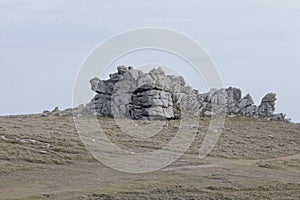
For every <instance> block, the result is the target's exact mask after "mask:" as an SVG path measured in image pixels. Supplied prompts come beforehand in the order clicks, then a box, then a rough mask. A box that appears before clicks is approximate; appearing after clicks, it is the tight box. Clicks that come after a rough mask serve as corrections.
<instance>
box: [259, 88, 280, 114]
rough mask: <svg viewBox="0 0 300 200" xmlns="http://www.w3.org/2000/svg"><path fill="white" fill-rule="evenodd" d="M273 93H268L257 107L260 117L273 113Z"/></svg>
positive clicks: (274, 98) (274, 99)
mask: <svg viewBox="0 0 300 200" xmlns="http://www.w3.org/2000/svg"><path fill="white" fill-rule="evenodd" d="M276 100H277V99H276V94H275V93H268V94H266V96H264V98H263V99H262V101H261V104H260V105H259V107H258V114H261V115H266V116H269V115H273V114H274V111H275V101H276Z"/></svg>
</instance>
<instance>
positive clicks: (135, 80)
mask: <svg viewBox="0 0 300 200" xmlns="http://www.w3.org/2000/svg"><path fill="white" fill-rule="evenodd" d="M117 70H118V71H117V73H114V74H110V78H109V79H108V80H100V79H99V78H93V79H92V80H91V81H90V83H91V89H92V90H93V91H94V92H96V93H97V94H96V95H95V97H94V98H93V99H92V100H91V102H90V103H89V104H87V106H88V107H89V109H91V110H92V112H94V113H95V114H97V115H100V116H113V117H117V118H132V119H173V118H180V116H181V114H182V113H185V112H189V114H193V115H195V116H211V115H214V114H216V113H215V112H218V111H217V110H218V109H216V108H218V107H224V108H225V112H226V113H228V114H234V115H247V116H252V117H261V118H267V119H270V120H285V115H284V114H281V113H280V114H274V111H275V101H276V94H274V93H269V94H267V95H266V96H265V97H264V98H263V99H262V102H261V104H260V105H259V106H256V105H254V101H253V99H252V97H251V95H250V94H247V95H245V96H244V97H243V98H242V91H241V90H240V89H238V88H233V87H229V88H227V89H211V90H210V91H209V92H208V93H205V94H199V92H198V91H197V90H195V89H193V88H192V87H191V86H187V85H186V82H185V80H184V78H183V77H182V76H173V75H165V72H164V71H163V69H162V68H160V67H158V68H154V69H152V70H150V71H149V72H148V73H143V72H142V71H140V70H136V69H134V68H133V67H125V66H119V67H117ZM213 108H214V109H213Z"/></svg>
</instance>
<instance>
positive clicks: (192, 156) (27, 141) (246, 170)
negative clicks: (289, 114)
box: [0, 115, 300, 199]
mask: <svg viewBox="0 0 300 200" xmlns="http://www.w3.org/2000/svg"><path fill="white" fill-rule="evenodd" d="M98 120H99V123H100V124H101V127H102V128H103V130H104V132H105V133H106V135H107V136H108V137H109V138H110V139H111V141H112V142H114V143H115V144H117V145H118V146H120V147H121V148H124V149H130V151H133V152H134V151H136V152H141V151H151V150H154V149H160V148H161V147H163V146H164V145H165V144H167V143H168V142H169V141H170V140H171V139H172V138H173V137H174V135H175V134H176V133H177V131H178V128H179V125H180V121H179V120H175V121H166V122H163V123H162V127H160V128H161V131H160V133H158V134H157V135H155V136H153V137H151V138H146V139H143V138H134V137H131V136H129V135H127V134H124V132H122V130H120V128H119V126H118V124H116V123H115V121H114V120H113V119H112V118H99V119H98ZM135 123H136V124H137V126H138V125H143V124H144V123H148V126H147V127H148V131H152V130H156V129H157V125H155V124H153V125H151V124H149V122H145V121H135ZM208 125H209V118H204V119H202V120H201V121H200V122H199V124H195V125H193V126H196V127H197V126H198V128H197V130H196V132H195V134H196V138H195V140H194V142H193V144H192V146H191V147H190V148H189V150H188V151H187V152H186V155H185V156H183V157H182V158H181V159H180V160H179V161H177V162H176V163H174V164H173V165H172V166H171V168H170V170H169V171H168V170H167V171H158V172H155V173H150V174H141V175H130V174H126V173H119V172H116V171H114V170H112V169H109V168H107V167H105V166H103V165H101V164H99V163H97V162H96V161H95V159H94V158H93V157H92V156H91V155H90V154H89V152H88V151H87V150H86V149H85V147H84V145H83V144H82V142H81V141H80V139H79V136H78V134H77V132H76V129H75V125H74V121H73V118H72V116H71V115H69V116H68V115H67V116H49V117H41V115H26V116H11V117H0V178H1V181H2V182H1V183H0V199H9V198H19V199H299V198H300V191H299V187H300V182H299V180H300V159H299V157H298V156H299V154H300V124H293V123H287V122H274V121H273V122H270V121H264V120H254V119H249V118H232V119H226V122H225V127H224V131H223V134H222V135H221V137H220V139H219V141H218V143H217V145H216V146H215V148H214V149H213V151H212V152H211V153H210V156H209V157H208V158H207V159H206V160H204V161H198V160H197V159H198V158H197V154H198V151H199V148H200V146H201V144H202V142H203V138H204V136H205V134H206V130H207V129H208ZM295 155H296V156H295ZM205 164H211V166H212V167H207V168H205V167H204V168H202V167H201V165H205ZM172 167H173V169H172Z"/></svg>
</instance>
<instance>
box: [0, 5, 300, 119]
mask: <svg viewBox="0 0 300 200" xmlns="http://www.w3.org/2000/svg"><path fill="white" fill-rule="evenodd" d="M141 27H162V28H168V29H174V30H176V31H179V32H181V33H183V34H186V35H187V36H189V37H191V38H193V39H194V40H195V41H197V42H198V43H199V44H201V45H202V46H204V48H205V49H206V50H207V52H208V53H209V55H210V56H211V58H212V59H213V60H214V62H215V64H216V65H217V67H218V69H219V71H220V73H221V75H222V77H223V80H224V84H225V86H236V87H239V88H241V89H242V90H243V94H246V93H248V92H249V93H251V94H252V96H253V97H254V99H255V103H256V104H259V103H260V100H261V98H262V97H263V96H264V95H265V94H266V93H267V92H271V91H272V92H275V93H277V94H278V102H277V111H278V112H284V113H287V114H288V117H291V118H292V119H293V120H294V121H300V112H299V110H300V109H299V108H300V103H299V102H300V95H299V89H298V87H299V86H300V78H299V75H300V1H299V0H285V1H282V0H281V1H276V0H243V1H240V0H236V1H234V0H228V1H224V0H219V1H214V0H211V1H199V0H193V1H188V0H186V1H176V0H166V1H161V0H151V1H140V0H134V1H130V0H127V1H121V0H120V1H113V0H111V1H104V0H102V1H96V0H85V1H79V0H58V1H55V0H22V1H17V0H0V29H1V31H0V56H1V57H0V91H1V99H0V115H7V114H20V113H39V112H42V111H43V110H45V109H48V110H51V109H53V108H54V107H55V106H59V107H60V108H62V109H63V108H68V107H71V106H72V91H73V84H74V81H75V78H76V74H77V72H78V70H79V68H80V65H81V63H82V62H83V61H84V59H85V58H86V57H87V56H88V54H89V53H90V52H91V51H92V50H93V49H94V48H95V47H96V46H97V45H98V44H99V43H101V42H103V41H104V40H106V39H107V38H109V37H111V36H113V35H116V34H118V33H120V32H123V31H126V30H130V29H135V28H141ZM127 62H128V63H124V64H131V63H129V62H130V59H127ZM153 62H157V61H156V60H153ZM132 63H133V64H135V61H132ZM91 78H92V77H91ZM87 81H88V80H87ZM191 82H193V81H191ZM200 92H206V91H200ZM83 103H85V102H83Z"/></svg>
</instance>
